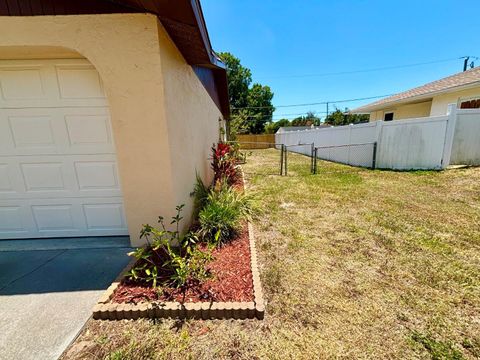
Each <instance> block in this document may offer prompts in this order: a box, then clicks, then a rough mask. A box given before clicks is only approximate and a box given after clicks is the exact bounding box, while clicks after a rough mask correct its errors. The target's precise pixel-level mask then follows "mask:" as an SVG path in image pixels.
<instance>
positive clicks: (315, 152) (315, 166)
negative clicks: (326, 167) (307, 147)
mask: <svg viewBox="0 0 480 360" xmlns="http://www.w3.org/2000/svg"><path fill="white" fill-rule="evenodd" d="M317 151H318V149H317V148H315V150H314V155H315V158H314V159H313V173H314V174H317Z"/></svg>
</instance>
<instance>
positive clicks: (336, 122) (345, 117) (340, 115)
mask: <svg viewBox="0 0 480 360" xmlns="http://www.w3.org/2000/svg"><path fill="white" fill-rule="evenodd" d="M368 120H369V116H368V115H366V114H350V113H348V108H345V111H341V110H340V109H336V110H335V111H334V112H332V113H331V114H328V116H327V118H326V119H325V123H326V124H330V125H333V126H341V125H348V124H359V123H364V122H368Z"/></svg>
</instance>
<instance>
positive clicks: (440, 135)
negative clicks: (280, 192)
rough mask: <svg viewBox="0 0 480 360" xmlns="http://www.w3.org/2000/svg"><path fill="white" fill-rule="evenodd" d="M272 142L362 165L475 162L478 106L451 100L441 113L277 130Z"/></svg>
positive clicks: (479, 144) (479, 157) (478, 157)
mask: <svg viewBox="0 0 480 360" xmlns="http://www.w3.org/2000/svg"><path fill="white" fill-rule="evenodd" d="M275 142H276V143H277V144H285V145H286V146H287V147H288V150H290V151H294V152H298V153H302V154H306V155H311V152H312V150H311V149H312V146H311V145H310V144H314V147H315V148H317V153H316V154H317V157H318V158H320V159H324V160H329V161H334V162H339V163H343V164H348V165H354V166H362V167H376V168H383V169H398V170H410V169H441V168H445V167H446V166H447V165H449V164H460V163H461V164H469V165H480V111H479V110H477V109H475V110H470V109H469V110H457V109H456V108H454V107H453V106H451V107H450V108H449V115H445V116H437V117H428V118H418V119H405V120H395V121H387V122H385V121H376V122H371V123H365V124H357V125H347V126H338V127H331V128H321V129H312V130H301V131H295V132H284V133H281V132H279V133H277V134H275ZM299 144H300V145H299ZM301 144H309V145H310V146H309V145H301Z"/></svg>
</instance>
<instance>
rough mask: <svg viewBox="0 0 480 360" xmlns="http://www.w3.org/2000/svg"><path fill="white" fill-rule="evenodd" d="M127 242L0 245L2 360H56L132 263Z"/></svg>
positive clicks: (56, 241) (60, 241)
mask: <svg viewBox="0 0 480 360" xmlns="http://www.w3.org/2000/svg"><path fill="white" fill-rule="evenodd" d="M128 246H129V242H128V238H127V237H115V238H113V237H111V238H97V239H92V238H84V239H49V240H15V241H5V240H0V359H2V360H3V359H22V360H23V359H25V360H28V359H57V358H58V357H59V356H60V355H61V354H62V352H63V351H64V350H65V349H66V347H67V346H68V345H69V344H70V342H71V341H72V340H73V339H74V338H75V337H76V336H77V334H78V333H79V331H80V330H81V329H82V327H83V325H84V324H85V322H86V321H87V320H88V318H89V317H90V315H91V309H92V307H93V306H94V304H95V303H96V301H97V299H98V298H99V296H100V295H101V293H102V292H103V291H104V290H105V289H106V288H107V287H108V286H109V285H110V283H111V282H112V281H113V280H114V279H115V278H116V276H117V275H118V274H119V272H120V271H121V270H122V269H123V268H124V267H125V266H126V264H127V263H128V261H129V260H130V259H129V258H128V256H127V255H126V253H127V252H128V251H129V250H130V248H129V247H128Z"/></svg>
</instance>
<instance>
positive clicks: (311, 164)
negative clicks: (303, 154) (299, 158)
mask: <svg viewBox="0 0 480 360" xmlns="http://www.w3.org/2000/svg"><path fill="white" fill-rule="evenodd" d="M314 152H315V144H314V143H312V150H311V155H310V156H311V157H310V173H311V174H313V153H314Z"/></svg>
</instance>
